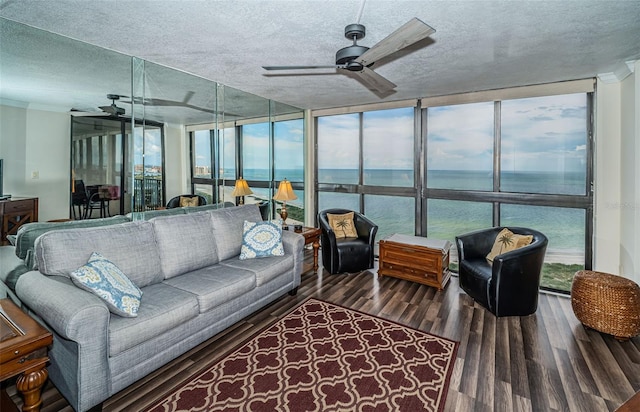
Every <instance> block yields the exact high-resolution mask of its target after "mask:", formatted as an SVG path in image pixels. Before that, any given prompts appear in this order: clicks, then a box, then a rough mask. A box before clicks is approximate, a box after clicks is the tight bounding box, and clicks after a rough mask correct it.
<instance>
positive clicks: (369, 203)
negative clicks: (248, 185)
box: [317, 107, 416, 240]
mask: <svg viewBox="0 0 640 412" xmlns="http://www.w3.org/2000/svg"><path fill="white" fill-rule="evenodd" d="M414 126H415V123H414V108H413V107H404V108H399V109H388V110H376V111H370V112H365V113H353V114H341V115H334V116H325V117H319V118H318V120H317V139H318V141H317V147H318V150H317V164H318V170H317V173H318V174H317V175H318V206H317V208H318V210H324V209H330V208H345V209H352V210H356V211H359V212H361V213H365V214H366V215H367V216H368V217H369V218H371V219H372V220H373V221H375V222H376V224H377V225H378V235H377V236H376V238H377V239H378V240H380V239H383V238H384V237H386V236H388V235H391V234H393V233H404V234H413V233H414V232H415V225H416V216H415V210H416V200H415V194H416V189H415V164H416V151H415V138H414V134H415V133H414Z"/></svg>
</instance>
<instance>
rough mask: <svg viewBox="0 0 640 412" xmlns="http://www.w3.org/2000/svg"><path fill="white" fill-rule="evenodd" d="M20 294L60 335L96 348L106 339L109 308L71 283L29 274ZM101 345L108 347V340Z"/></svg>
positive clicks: (18, 290) (23, 279) (18, 286)
mask: <svg viewBox="0 0 640 412" xmlns="http://www.w3.org/2000/svg"><path fill="white" fill-rule="evenodd" d="M56 278H59V279H56ZM16 294H17V295H18V297H19V298H20V300H21V301H22V302H23V303H24V304H25V305H26V306H27V307H28V308H29V309H30V310H31V311H33V312H34V313H35V314H36V315H38V316H39V317H40V318H41V319H42V320H43V321H44V322H45V323H46V325H47V326H49V327H50V328H51V329H53V330H54V331H55V332H56V333H57V334H58V335H60V336H62V337H64V338H66V339H69V340H73V341H75V342H78V343H80V344H82V343H86V344H95V342H96V339H100V340H105V339H106V333H107V330H108V329H109V317H110V314H109V308H108V307H107V305H106V304H105V303H103V302H102V301H101V300H100V298H98V297H97V296H94V295H92V294H90V293H89V292H86V291H84V290H82V289H80V288H78V287H76V286H74V285H73V284H72V283H71V281H70V280H69V279H67V278H64V277H61V276H45V275H43V274H42V273H40V272H38V271H31V272H27V273H25V274H23V275H22V276H20V278H19V279H18V281H17V283H16ZM101 344H103V345H104V344H106V340H105V341H103V342H101Z"/></svg>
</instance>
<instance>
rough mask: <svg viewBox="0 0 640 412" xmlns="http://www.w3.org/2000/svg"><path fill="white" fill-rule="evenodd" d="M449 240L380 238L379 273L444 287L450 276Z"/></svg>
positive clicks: (406, 237)
mask: <svg viewBox="0 0 640 412" xmlns="http://www.w3.org/2000/svg"><path fill="white" fill-rule="evenodd" d="M450 248H451V243H450V242H449V241H444V240H438V239H428V238H424V237H418V236H407V235H400V234H395V235H392V236H390V237H388V238H386V239H383V240H381V241H380V253H379V268H378V275H379V276H392V277H396V278H400V279H405V280H410V281H413V282H418V283H422V284H425V285H429V286H433V287H436V288H438V289H443V288H444V287H445V285H446V284H447V282H448V281H449V278H450V277H451V272H449V249H450Z"/></svg>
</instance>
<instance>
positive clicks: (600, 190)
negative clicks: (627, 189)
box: [593, 81, 621, 273]
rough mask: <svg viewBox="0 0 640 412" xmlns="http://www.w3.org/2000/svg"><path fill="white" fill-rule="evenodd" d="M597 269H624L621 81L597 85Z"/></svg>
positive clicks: (595, 234) (595, 193) (595, 177)
mask: <svg viewBox="0 0 640 412" xmlns="http://www.w3.org/2000/svg"><path fill="white" fill-rule="evenodd" d="M596 94H597V95H596V130H595V150H594V151H595V166H594V169H595V176H594V189H595V192H594V198H595V202H594V203H595V205H594V213H593V214H594V230H593V231H594V238H593V243H594V258H593V269H594V270H599V271H602V272H608V273H619V272H620V173H621V172H620V170H621V169H620V166H621V164H620V150H621V149H620V145H621V143H620V142H621V135H620V105H621V101H620V83H619V82H616V83H603V82H601V81H598V83H597V85H596Z"/></svg>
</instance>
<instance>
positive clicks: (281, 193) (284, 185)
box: [273, 179, 298, 225]
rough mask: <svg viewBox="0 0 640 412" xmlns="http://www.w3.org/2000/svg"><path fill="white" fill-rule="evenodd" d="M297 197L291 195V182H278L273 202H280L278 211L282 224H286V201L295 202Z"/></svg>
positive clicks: (287, 214)
mask: <svg viewBox="0 0 640 412" xmlns="http://www.w3.org/2000/svg"><path fill="white" fill-rule="evenodd" d="M297 198H298V196H296V194H295V193H293V187H291V182H290V181H288V180H287V179H284V180H282V181H281V182H280V185H279V186H278V192H277V193H276V195H275V196H274V197H273V200H278V201H281V202H282V208H281V209H280V217H282V224H283V225H286V224H287V216H289V213H287V200H296V199H297Z"/></svg>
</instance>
